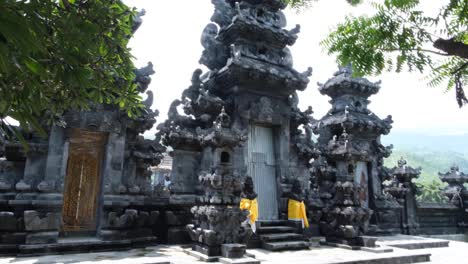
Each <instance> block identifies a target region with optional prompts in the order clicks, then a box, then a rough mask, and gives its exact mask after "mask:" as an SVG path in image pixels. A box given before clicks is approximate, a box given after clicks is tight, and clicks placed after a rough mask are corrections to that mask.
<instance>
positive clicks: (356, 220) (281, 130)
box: [0, 0, 468, 256]
mask: <svg viewBox="0 0 468 264" xmlns="http://www.w3.org/2000/svg"><path fill="white" fill-rule="evenodd" d="M212 3H213V4H214V7H215V9H214V14H213V16H212V17H211V23H209V24H208V25H207V26H206V27H205V29H204V30H203V32H202V36H201V44H202V46H203V47H204V51H203V53H202V55H201V58H200V63H201V64H203V65H205V66H206V67H207V68H208V71H207V72H205V73H203V72H202V70H200V69H197V70H195V71H194V72H193V75H192V78H191V85H190V86H189V87H188V88H187V89H185V90H184V91H183V93H182V95H181V97H180V99H177V100H174V101H173V102H172V104H171V106H170V109H169V113H168V119H167V120H165V121H164V122H163V123H161V124H160V125H159V126H158V130H159V131H158V133H157V134H156V139H155V140H148V139H144V138H143V137H142V136H141V134H142V133H143V132H145V131H147V130H149V129H151V128H152V127H153V125H154V124H155V122H156V120H155V117H156V116H157V111H154V110H152V109H151V106H152V96H153V95H152V93H151V92H150V91H149V92H147V94H148V98H147V99H146V100H145V101H144V102H143V103H144V105H145V111H144V112H143V114H142V115H141V116H140V117H138V118H137V119H130V118H128V117H127V116H126V115H125V113H122V112H120V111H119V109H118V108H116V107H115V106H109V105H102V104H101V105H93V106H92V110H91V111H82V112H78V111H67V112H66V113H65V115H64V116H63V118H64V120H65V121H66V126H65V127H58V126H53V127H49V128H47V130H48V132H49V138H48V139H41V138H39V137H38V136H37V135H35V134H34V133H29V134H26V133H25V136H26V139H27V141H28V144H29V146H30V149H29V150H28V151H26V150H25V149H24V148H23V147H22V145H21V144H19V143H17V142H7V143H6V144H4V146H1V147H2V148H1V149H0V154H2V156H4V157H0V158H1V159H0V223H1V224H0V253H3V252H4V251H7V252H21V253H34V252H40V251H43V252H44V251H46V250H49V249H51V248H52V249H51V250H54V249H56V250H63V251H65V249H66V248H68V249H70V250H73V249H75V248H80V249H83V250H90V249H94V246H96V248H97V247H106V246H108V247H111V248H115V247H117V246H122V247H128V246H131V245H141V244H143V243H146V242H154V241H159V242H167V243H171V244H173V243H186V242H188V241H189V240H190V239H191V240H192V241H194V249H196V250H197V251H198V252H202V253H204V254H206V255H216V256H218V255H220V254H221V251H222V250H223V249H222V245H224V246H225V247H226V244H228V246H227V247H228V248H229V247H231V248H230V249H231V251H232V252H237V253H239V252H242V250H241V249H242V247H239V246H232V245H231V244H235V243H243V244H247V245H248V246H252V247H260V246H262V247H264V248H266V249H270V250H282V249H303V248H308V247H309V244H308V243H307V242H305V241H304V236H303V235H311V234H312V235H319V234H321V235H324V236H326V237H327V241H328V242H329V243H335V244H337V243H338V244H347V245H348V246H351V247H354V246H373V245H374V243H375V239H374V238H369V237H366V236H365V235H366V234H368V233H373V234H388V233H400V232H405V233H409V234H413V233H415V232H417V230H418V228H419V226H418V224H417V222H418V221H419V220H417V219H416V217H415V215H416V213H415V210H417V209H418V208H417V203H416V200H415V199H414V193H415V186H414V184H412V182H411V180H412V179H413V178H416V177H417V176H418V175H419V170H415V169H411V168H410V167H406V165H404V164H403V163H402V164H403V165H401V166H399V168H394V169H393V170H388V169H386V168H385V167H384V166H383V159H384V158H385V157H388V156H389V155H390V153H391V147H385V146H383V145H382V144H381V141H380V137H381V135H386V134H388V133H389V132H390V130H391V128H392V126H391V124H392V122H393V121H392V119H391V116H388V117H387V118H385V119H380V118H379V117H378V116H376V115H375V114H374V113H372V112H371V111H370V110H369V109H368V107H367V106H368V104H369V103H370V101H369V100H368V98H369V97H370V96H371V95H373V94H376V93H377V92H378V91H379V89H380V85H379V83H374V82H370V81H369V80H367V79H364V78H355V77H353V75H352V70H351V68H350V67H340V69H339V71H338V72H337V73H335V75H334V76H333V77H332V78H330V79H329V80H328V81H327V82H326V83H325V84H320V85H319V91H320V92H321V93H322V94H324V95H327V96H329V97H331V101H330V102H331V110H330V111H329V112H328V113H327V114H326V115H325V116H324V117H322V118H321V119H320V120H315V119H314V118H313V117H312V114H313V111H312V108H311V107H309V108H307V109H306V110H305V111H301V110H300V109H299V108H298V103H299V98H298V94H297V92H298V91H303V90H305V89H306V87H307V85H308V83H309V77H310V75H311V74H312V69H311V68H309V69H306V70H305V71H303V72H299V71H297V70H296V69H295V68H294V67H293V59H292V55H291V52H290V50H289V47H290V46H292V45H294V43H295V42H296V40H297V38H298V34H299V31H300V27H299V26H298V25H296V26H294V27H288V26H287V21H286V18H285V15H284V13H283V11H282V10H283V9H284V8H285V5H284V3H283V1H281V0H263V1H261V0H238V1H234V0H212ZM136 22H137V24H138V23H140V22H141V21H139V20H138V19H137V20H136ZM137 27H138V25H136V26H135V29H136V28H137ZM135 73H136V79H135V83H137V84H138V89H139V91H140V92H145V91H146V89H147V88H148V85H149V82H150V80H151V78H150V75H151V74H153V73H154V72H153V69H152V65H151V64H149V65H148V66H147V67H144V68H142V69H139V70H135ZM181 110H182V111H183V113H182V112H181ZM314 133H315V134H316V135H318V139H317V140H316V142H314V141H313V134H314ZM160 143H162V144H163V145H164V147H163V146H162V145H161V144H160ZM165 147H168V149H170V155H171V156H172V158H173V162H172V172H171V177H170V182H171V185H170V186H166V183H165V181H164V179H163V180H162V181H158V182H159V185H156V186H154V185H152V184H151V178H150V177H151V172H150V171H149V170H148V168H149V167H150V165H153V166H155V165H157V164H158V163H159V162H160V160H161V158H162V153H163V152H165V151H166V148H165ZM2 152H3V153H2ZM452 174H453V175H452ZM452 174H450V175H448V174H447V175H448V176H447V175H446V176H445V178H446V179H448V180H453V179H452V178H455V180H453V182H452V183H453V184H452V185H453V186H451V188H450V189H449V190H447V191H450V193H451V195H452V196H454V195H455V194H458V196H460V192H461V190H463V188H464V187H462V185H460V184H462V183H463V182H465V181H466V179H465V178H466V177H465V176H463V177H462V176H460V175H459V173H457V172H456V171H455V170H454V171H453V172H452ZM449 176H450V177H449ZM248 177H251V178H252V181H253V186H254V191H255V193H256V194H255V195H257V196H256V197H257V200H258V205H259V218H258V220H259V221H258V222H257V224H258V225H256V226H255V227H256V228H257V234H256V235H253V234H252V231H251V226H248V225H244V224H243V223H244V221H245V219H246V216H247V212H246V211H245V210H240V208H239V202H240V197H241V195H242V194H244V191H245V189H246V188H244V189H243V186H244V187H245V186H246V184H245V182H246V179H249V181H248V182H249V184H250V178H248ZM388 180H392V185H390V186H384V184H383V182H385V181H388ZM454 182H455V183H454ZM455 185H456V186H455ZM459 185H460V186H459ZM249 186H251V185H249ZM168 187H169V188H168ZM168 189H170V191H169V190H168ZM465 191H466V190H465ZM454 192H455V193H454ZM253 193H254V192H252V191H251V192H250V194H253ZM467 193H468V192H467ZM467 193H465V194H463V193H461V195H462V196H463V197H465V198H466V197H468V194H467ZM255 195H254V196H255ZM452 198H453V197H452ZM288 199H292V200H297V201H301V202H302V201H304V202H305V207H306V209H307V213H308V218H309V222H310V223H311V226H310V228H309V229H306V231H304V233H301V232H302V228H299V227H298V226H297V225H296V223H293V224H291V222H288V221H287V219H288ZM465 200H467V199H465ZM460 203H461V204H462V205H464V203H463V201H460ZM465 206H466V205H465ZM419 209H421V208H419ZM423 209H424V208H423ZM426 209H427V210H423V211H424V214H425V216H424V217H425V218H430V217H429V215H430V214H431V213H432V212H433V211H434V210H435V209H434V208H432V209H431V208H426ZM429 209H430V210H429ZM449 209H451V210H452V216H451V217H448V219H451V221H452V222H455V223H457V222H458V220H459V219H461V218H463V217H465V211H464V209H463V212H461V213H460V212H458V208H457V207H456V206H450V208H449ZM424 217H423V216H421V219H423V218H424ZM423 220H424V219H423ZM429 220H431V219H429ZM421 221H422V220H421ZM431 221H433V220H431ZM434 221H435V220H434ZM439 222H442V221H439ZM431 223H432V222H431ZM426 226H427V225H426ZM445 228H446V226H443V228H441V230H442V229H443V230H445ZM457 230H458V228H457ZM274 232H277V233H274ZM280 232H283V233H281V234H279V233H280ZM75 236H86V237H87V238H93V239H96V240H95V241H94V242H93V244H92V245H93V246H90V244H89V243H88V242H82V243H78V242H72V243H67V242H66V241H65V242H64V241H63V239H65V238H68V237H75ZM44 245H48V246H47V247H44ZM230 245H231V246H230ZM232 252H231V253H232Z"/></svg>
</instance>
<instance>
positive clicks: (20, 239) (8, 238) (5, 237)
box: [0, 233, 26, 245]
mask: <svg viewBox="0 0 468 264" xmlns="http://www.w3.org/2000/svg"><path fill="white" fill-rule="evenodd" d="M25 241H26V233H3V234H2V233H0V244H10V245H18V244H24V243H25Z"/></svg>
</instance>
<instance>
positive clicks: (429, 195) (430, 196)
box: [384, 146, 468, 202]
mask: <svg viewBox="0 0 468 264" xmlns="http://www.w3.org/2000/svg"><path fill="white" fill-rule="evenodd" d="M400 157H404V158H405V159H406V160H407V162H408V165H410V166H411V167H422V172H421V176H420V177H419V178H418V179H417V180H415V184H416V186H417V187H418V190H419V192H420V194H419V195H418V196H417V199H418V200H419V201H422V202H446V201H447V197H446V196H444V195H443V194H442V193H441V190H442V189H444V188H445V187H446V186H447V184H446V183H443V182H442V181H441V180H440V178H439V177H438V176H437V175H438V172H442V173H443V172H447V171H449V170H450V167H451V166H452V165H453V164H456V165H458V166H459V167H460V170H461V171H466V172H468V157H467V156H465V155H464V154H460V153H457V152H453V151H439V150H432V149H428V148H421V147H414V146H412V147H398V148H396V149H394V150H393V152H392V155H391V156H390V157H388V158H387V159H385V163H384V165H385V166H386V167H394V166H396V164H397V161H398V160H399V159H400Z"/></svg>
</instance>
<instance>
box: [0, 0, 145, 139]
mask: <svg viewBox="0 0 468 264" xmlns="http://www.w3.org/2000/svg"><path fill="white" fill-rule="evenodd" d="M0 13H1V15H0V136H1V135H2V134H3V135H7V134H11V133H12V132H13V133H15V134H16V135H17V136H21V135H20V133H17V131H15V128H14V127H12V126H10V125H9V124H8V123H7V122H6V121H5V117H7V116H10V117H12V118H14V119H16V120H18V121H19V122H20V126H21V127H22V128H25V129H27V128H30V127H32V128H34V129H35V130H36V131H39V132H42V134H44V131H43V130H42V128H41V126H42V125H43V124H44V123H45V122H48V123H51V122H56V123H57V122H59V121H60V120H59V117H60V115H61V114H62V113H63V112H64V111H65V110H66V109H89V106H90V104H92V103H107V104H116V105H118V106H119V107H120V108H121V109H122V110H124V111H126V112H127V114H128V115H129V116H135V115H137V114H139V112H140V111H141V107H142V105H141V98H140V96H139V94H138V91H137V89H136V88H137V86H136V84H135V83H134V81H133V80H134V78H135V74H134V65H133V63H132V61H131V58H132V56H131V54H130V51H129V49H128V48H127V43H128V41H129V39H130V37H131V35H132V26H133V24H134V23H133V20H134V18H135V15H136V12H135V11H134V10H132V9H130V8H129V7H127V6H126V5H125V4H123V3H122V2H121V1H120V0H93V1H90V0H60V1H57V0H52V1H41V0H2V1H0ZM39 116H40V117H41V118H42V119H41V120H38V117H39ZM0 140H1V137H0Z"/></svg>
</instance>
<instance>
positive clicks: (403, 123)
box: [124, 0, 468, 137]
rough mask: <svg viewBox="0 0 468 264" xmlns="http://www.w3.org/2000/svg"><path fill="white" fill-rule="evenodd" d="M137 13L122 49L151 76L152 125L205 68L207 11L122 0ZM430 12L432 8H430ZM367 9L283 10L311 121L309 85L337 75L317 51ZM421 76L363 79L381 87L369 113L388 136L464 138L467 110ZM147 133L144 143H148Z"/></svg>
mask: <svg viewBox="0 0 468 264" xmlns="http://www.w3.org/2000/svg"><path fill="white" fill-rule="evenodd" d="M124 2H125V3H126V4H127V5H129V6H133V7H136V8H137V9H138V10H140V9H145V10H146V15H145V16H144V17H143V24H142V25H141V27H140V28H139V30H138V31H137V32H136V34H135V36H134V38H133V39H132V40H131V42H130V47H131V49H132V54H133V55H134V56H135V64H136V66H138V67H141V66H145V65H146V63H147V62H148V61H151V62H152V63H153V65H154V67H155V71H156V74H154V75H153V76H152V82H151V84H150V88H149V89H151V90H152V91H153V92H154V95H155V100H154V105H153V108H154V109H158V110H159V111H160V116H159V117H158V123H159V122H162V121H164V120H165V119H166V118H167V110H168V109H169V105H170V103H171V102H172V101H173V100H174V99H177V98H180V96H181V93H182V91H183V90H184V89H185V88H187V87H188V86H189V85H190V78H191V76H192V72H193V71H194V70H195V69H197V68H201V69H202V70H203V71H207V69H206V67H204V66H203V65H200V64H199V63H198V60H199V58H200V56H201V54H202V50H203V48H202V46H201V44H200V37H201V33H202V31H203V29H204V27H205V26H206V25H207V24H208V23H210V17H211V15H212V14H213V10H214V7H213V5H212V4H211V1H210V0H177V1H162V0H124ZM438 2H444V1H442V0H431V1H425V2H424V3H426V5H425V6H423V7H422V8H424V9H425V10H435V9H437V8H438V7H440V4H439V3H438ZM431 5H433V6H431ZM372 11H373V9H372V8H371V7H370V6H367V5H360V6H358V7H352V6H350V5H348V4H347V3H346V1H344V0H322V1H318V2H317V3H314V4H313V6H312V7H310V8H308V9H306V10H302V11H300V12H298V11H296V10H290V9H287V10H286V11H285V14H286V16H287V18H288V26H287V29H291V28H294V27H295V25H296V24H300V25H301V33H300V34H299V39H298V40H297V42H296V44H295V45H294V46H292V47H290V49H291V51H292V54H293V58H294V67H295V69H296V70H298V71H299V72H302V71H305V70H306V69H307V67H309V66H311V67H312V68H313V69H314V71H313V75H312V77H311V80H310V83H309V86H308V88H307V89H306V90H305V91H304V92H300V93H299V100H300V103H299V106H300V107H301V108H302V109H305V108H306V107H307V106H309V105H311V106H312V107H313V109H314V112H315V114H314V117H315V118H317V119H319V118H321V117H322V116H323V115H324V114H325V113H326V112H327V111H328V110H329V109H330V104H329V102H328V101H329V99H330V98H328V97H326V96H324V95H321V94H320V93H319V92H318V89H317V88H318V86H317V82H321V83H324V82H325V81H327V80H328V79H329V78H330V77H332V76H333V73H334V72H336V70H337V64H336V62H335V57H334V56H333V55H327V54H326V52H325V51H324V50H323V48H322V47H321V46H320V45H319V43H320V41H321V40H323V39H324V38H325V37H326V36H327V34H328V33H329V32H330V31H331V30H332V29H333V27H334V26H335V25H336V24H337V23H339V22H341V21H343V20H344V17H345V16H346V15H354V16H357V15H370V14H372ZM425 77H426V74H420V73H414V72H413V73H407V72H404V73H398V74H397V73H384V74H382V75H380V76H373V77H369V79H370V80H372V81H377V80H381V81H382V85H381V86H382V87H381V90H380V92H379V93H378V94H377V95H374V96H372V97H371V98H370V100H371V101H372V103H371V104H370V106H369V108H370V110H372V111H374V112H375V113H376V114H377V115H378V116H380V117H381V118H385V117H386V116H387V115H392V117H393V120H394V124H393V130H392V131H393V132H414V133H420V134H426V135H447V134H463V133H468V122H467V121H468V120H467V118H468V106H465V107H464V108H462V109H460V108H459V107H458V105H457V103H456V101H455V91H453V90H451V91H448V92H445V87H444V86H441V87H429V86H427V80H425V79H424V78H425ZM154 133H155V128H153V130H152V131H150V132H147V133H146V134H145V136H148V137H152V136H153V135H154Z"/></svg>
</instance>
